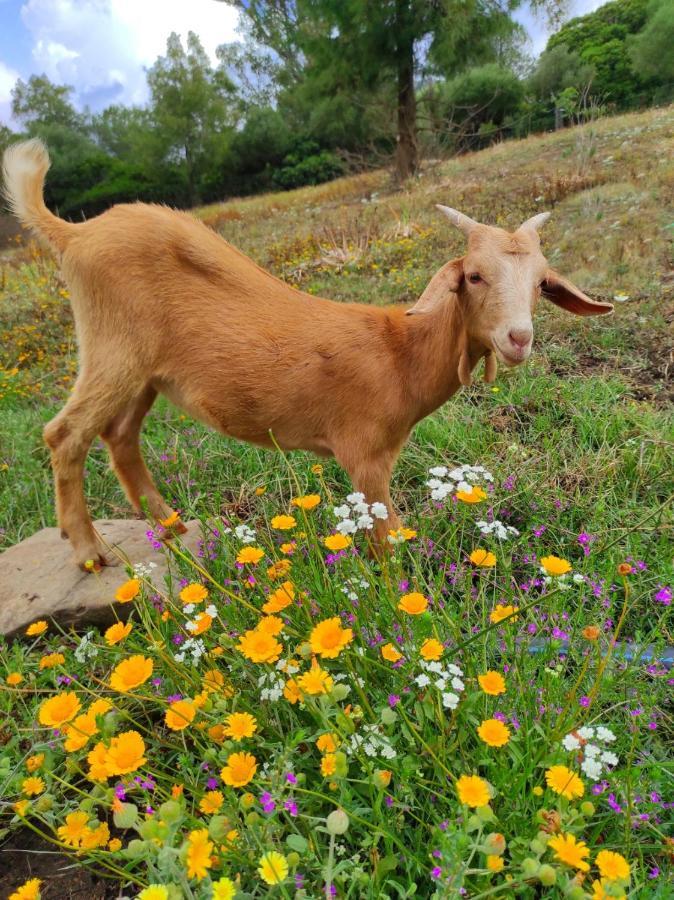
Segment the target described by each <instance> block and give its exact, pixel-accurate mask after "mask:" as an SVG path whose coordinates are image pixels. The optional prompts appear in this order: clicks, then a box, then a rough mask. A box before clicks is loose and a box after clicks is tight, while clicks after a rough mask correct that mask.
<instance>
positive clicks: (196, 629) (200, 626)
mask: <svg viewBox="0 0 674 900" xmlns="http://www.w3.org/2000/svg"><path fill="white" fill-rule="evenodd" d="M212 624H213V617H212V616H209V614H208V613H207V612H202V613H200V615H198V616H197V617H196V619H195V620H194V621H193V622H192V627H191V628H189V629H188V630H189V632H190V635H191V636H192V637H196V636H197V635H199V634H203V633H204V632H205V631H208V629H209V628H210V627H211V625H212Z"/></svg>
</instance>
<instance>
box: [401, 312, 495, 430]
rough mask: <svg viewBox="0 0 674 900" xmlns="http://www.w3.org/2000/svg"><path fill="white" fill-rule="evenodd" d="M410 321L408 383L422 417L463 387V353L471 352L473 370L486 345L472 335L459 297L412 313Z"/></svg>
mask: <svg viewBox="0 0 674 900" xmlns="http://www.w3.org/2000/svg"><path fill="white" fill-rule="evenodd" d="M406 321H407V323H408V328H409V332H408V334H409V344H408V346H409V355H408V362H409V367H410V371H409V373H406V374H407V375H408V376H409V377H408V381H407V384H408V386H409V389H410V392H411V394H412V397H413V400H414V405H415V412H416V415H415V419H416V420H417V421H418V420H419V419H421V418H423V417H424V416H427V415H428V414H429V413H431V412H433V410H435V409H437V408H438V407H439V406H442V404H443V403H445V402H446V401H447V400H449V398H450V397H451V396H452V395H453V394H455V393H456V392H457V391H458V389H459V388H460V387H461V379H460V377H459V361H460V359H461V356H462V354H463V353H466V354H467V363H468V370H469V371H471V372H472V370H473V369H474V368H475V366H476V365H477V363H478V362H479V360H480V359H481V358H482V357H483V356H484V355H485V352H486V348H485V347H483V346H482V345H481V344H479V343H478V342H476V341H474V340H472V339H470V338H469V337H468V335H467V332H466V328H465V325H464V323H463V316H462V313H461V308H460V306H459V303H458V300H457V298H455V297H451V298H449V299H448V300H447V301H445V302H444V303H441V304H439V305H438V308H437V309H435V310H433V311H432V312H429V313H424V314H422V315H416V316H408V317H407V320H406Z"/></svg>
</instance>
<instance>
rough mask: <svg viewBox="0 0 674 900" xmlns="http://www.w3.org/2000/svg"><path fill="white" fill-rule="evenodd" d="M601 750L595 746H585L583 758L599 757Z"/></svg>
mask: <svg viewBox="0 0 674 900" xmlns="http://www.w3.org/2000/svg"><path fill="white" fill-rule="evenodd" d="M600 753H601V750H600V749H599V747H597V745H596V744H586V745H585V756H587V757H590V759H592V758H593V757H595V756H599V754H600Z"/></svg>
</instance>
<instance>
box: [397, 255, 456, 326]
mask: <svg viewBox="0 0 674 900" xmlns="http://www.w3.org/2000/svg"><path fill="white" fill-rule="evenodd" d="M462 281H463V257H462V256H461V257H459V259H453V260H451V261H450V262H448V263H445V265H444V266H443V267H442V268H441V269H440V270H439V271H438V272H436V273H435V275H434V276H433V277H432V278H431V280H430V281H429V282H428V285H427V286H426V290H425V291H424V292H423V294H422V295H421V297H419V299H418V300H417V302H416V303H415V304H414V306H413V307H412V308H411V309H408V310H407V315H408V316H416V315H419V314H422V313H427V312H431V311H432V310H434V309H436V308H437V306H438V305H439V304H440V303H442V301H443V300H445V299H446V298H447V297H448V296H449V294H455V293H456V292H457V291H458V290H459V287H460V286H461V282H462Z"/></svg>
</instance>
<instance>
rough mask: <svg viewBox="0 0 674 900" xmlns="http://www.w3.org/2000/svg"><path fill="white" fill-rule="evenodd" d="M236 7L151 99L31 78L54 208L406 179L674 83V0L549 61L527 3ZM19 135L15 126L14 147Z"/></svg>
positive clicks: (579, 33) (192, 44)
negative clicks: (376, 171) (531, 55)
mask: <svg viewBox="0 0 674 900" xmlns="http://www.w3.org/2000/svg"><path fill="white" fill-rule="evenodd" d="M236 5H237V6H238V7H239V8H240V10H241V14H242V21H243V22H244V23H245V25H246V29H245V32H244V34H243V40H242V41H240V42H238V43H234V44H229V45H223V46H221V47H220V48H219V50H218V56H219V61H218V64H217V65H215V66H214V65H212V63H211V61H210V60H209V58H208V57H207V55H206V53H205V52H204V50H203V48H202V47H201V45H200V42H199V40H198V38H197V37H196V36H195V35H194V34H191V35H190V36H189V37H188V39H187V46H183V45H182V43H181V41H180V39H179V38H178V37H177V36H176V35H172V36H171V37H170V38H169V40H168V44H167V48H166V54H165V56H163V57H160V58H159V59H158V60H157V61H156V63H155V64H154V66H152V67H151V69H150V70H149V71H148V84H149V88H150V100H149V103H148V105H147V107H143V108H140V107H134V108H125V107H121V106H111V107H109V108H108V109H105V110H103V112H101V113H98V114H96V115H90V114H88V113H86V114H85V113H79V112H77V111H76V110H75V108H74V106H73V103H72V89H71V88H69V87H68V86H64V85H54V84H51V83H50V82H49V80H48V79H47V78H46V77H44V76H33V77H31V78H30V79H29V80H28V81H27V82H23V81H19V82H17V85H16V87H15V89H14V93H13V113H14V117H15V119H16V121H17V122H19V123H20V124H21V127H22V129H23V133H24V134H28V135H39V136H41V137H44V138H45V140H47V142H48V143H49V145H50V148H51V149H52V150H53V151H54V157H55V160H56V163H55V170H54V172H53V173H52V178H51V179H50V186H49V193H48V198H47V199H48V202H49V203H50V204H51V206H53V207H57V208H58V209H59V211H60V213H61V214H62V215H66V216H70V217H72V218H75V219H77V218H80V217H81V216H82V215H85V216H91V215H94V214H96V213H98V212H101V211H102V210H103V209H105V208H107V207H108V206H110V205H111V204H113V203H115V202H127V201H132V200H135V199H141V200H146V201H151V202H166V203H169V204H172V205H175V206H181V207H193V206H194V205H195V204H196V203H199V202H202V203H209V202H213V201H219V200H221V199H222V198H223V197H227V196H241V195H245V194H251V193H259V192H262V191H269V190H273V189H275V188H283V189H292V188H296V187H301V186H303V185H312V184H319V183H321V182H323V181H328V180H330V179H332V178H334V177H335V176H336V175H339V174H342V173H346V172H349V171H354V170H356V171H362V170H364V169H370V168H373V167H380V166H381V165H382V164H384V163H387V162H389V161H391V160H392V159H394V160H395V169H396V172H397V176H398V179H399V180H400V179H404V178H406V177H407V176H409V175H411V174H414V173H417V172H418V169H419V165H420V161H421V160H422V159H423V158H432V159H435V158H438V157H446V156H448V155H450V154H453V153H457V152H463V151H466V150H476V149H479V148H481V147H484V146H487V145H488V144H490V143H492V142H494V141H497V140H502V139H503V138H506V137H513V136H515V137H517V136H523V135H526V134H529V133H531V132H536V131H544V130H550V129H552V128H553V127H560V126H561V125H564V124H570V123H574V122H578V121H586V120H588V119H592V118H596V117H597V116H598V115H600V114H602V113H605V112H616V111H619V110H623V109H631V108H634V107H639V106H647V105H651V104H656V103H663V102H667V101H668V100H670V99H671V97H672V96H673V94H672V90H673V89H674V74H673V73H672V68H671V58H672V57H671V53H669V52H667V51H668V46H669V42H670V38H671V37H672V34H671V31H672V27H673V23H674V11H673V9H672V2H671V0H614V2H611V3H607V4H606V5H605V6H602V7H600V8H599V9H598V10H596V11H595V12H593V13H590V14H589V15H587V16H582V17H580V18H578V19H573V20H572V21H570V22H568V23H567V24H565V25H564V26H563V27H562V28H561V29H560V30H559V31H558V32H557V33H556V34H554V35H553V36H552V37H551V38H550V41H549V44H548V47H547V49H546V51H545V52H544V53H543V54H542V55H541V56H540V58H539V59H538V60H537V61H536V62H535V63H534V62H533V61H532V60H530V59H528V58H527V57H526V55H525V54H524V52H523V49H522V48H523V32H522V29H521V27H519V26H518V25H517V24H516V22H515V21H514V20H513V19H512V16H511V13H512V10H513V9H514V8H515V7H516V6H517V4H516V3H511V4H509V11H508V12H505V11H504V10H503V8H502V7H501V6H499V5H498V4H492V3H481V2H480V3H474V4H468V5H466V4H457V3H456V2H454V0H442V2H433V3H428V2H426V0H386V2H379V3H376V4H372V3H368V4H364V3H363V2H362V0H348V2H346V0H310V2H304V3H301V4H286V3H283V4H281V3H277V2H267V0H256V2H248V0H246V2H245V3H243V2H240V3H239V2H237V3H236ZM538 5H539V6H540V5H541V4H538ZM543 7H545V8H546V9H548V11H554V9H555V8H556V4H555V2H554V0H546V3H544V4H543ZM449 22H451V27H449V26H448V23H449ZM17 137H18V135H13V134H12V133H11V132H10V131H9V129H7V128H5V127H0V149H2V148H3V147H4V146H5V145H6V144H7V143H9V142H10V141H12V140H15V139H16V138H17Z"/></svg>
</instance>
